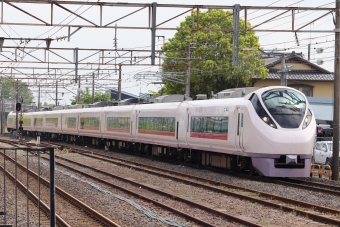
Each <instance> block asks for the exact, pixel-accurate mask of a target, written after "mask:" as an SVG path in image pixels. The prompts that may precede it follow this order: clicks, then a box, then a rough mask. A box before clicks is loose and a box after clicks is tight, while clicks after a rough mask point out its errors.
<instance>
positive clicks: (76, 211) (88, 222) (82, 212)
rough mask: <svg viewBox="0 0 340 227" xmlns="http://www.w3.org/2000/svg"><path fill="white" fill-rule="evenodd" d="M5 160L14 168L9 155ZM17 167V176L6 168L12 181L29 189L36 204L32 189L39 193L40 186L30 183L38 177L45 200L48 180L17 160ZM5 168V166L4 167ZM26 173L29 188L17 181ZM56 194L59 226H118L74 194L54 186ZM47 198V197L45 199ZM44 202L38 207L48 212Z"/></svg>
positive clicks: (22, 188)
mask: <svg viewBox="0 0 340 227" xmlns="http://www.w3.org/2000/svg"><path fill="white" fill-rule="evenodd" d="M0 154H1V155H2V156H3V155H4V153H2V152H0ZM6 160H8V161H10V163H12V166H13V168H14V165H15V163H16V161H15V160H14V159H12V158H11V157H9V156H7V155H6ZM16 165H17V167H19V169H20V170H19V171H20V172H19V174H18V175H17V178H16V177H15V176H14V175H13V174H12V173H10V172H9V171H7V170H6V174H7V176H8V177H9V178H10V179H11V180H12V181H15V180H16V181H17V182H18V185H19V187H20V189H21V190H23V191H25V190H26V191H29V193H30V194H29V196H30V198H31V199H32V200H33V201H34V202H35V203H36V204H37V205H38V200H39V198H40V196H38V195H37V194H34V193H33V191H35V192H37V193H38V191H39V195H40V187H39V189H38V183H36V184H35V183H32V182H34V181H38V178H39V180H40V182H41V185H42V186H43V187H41V189H42V194H41V197H43V198H45V201H46V200H48V198H49V182H48V181H47V180H46V179H44V178H42V177H40V176H38V175H37V174H36V173H34V172H33V171H31V170H28V169H27V168H26V167H25V166H23V165H22V164H20V163H18V162H17V164H16ZM0 168H1V169H2V170H4V168H3V166H0ZM6 169H7V168H6ZM26 173H29V176H30V177H29V179H28V182H29V185H30V186H29V190H28V189H27V188H26V186H25V184H26V185H28V183H20V181H18V178H21V181H23V182H24V181H26V179H23V176H26ZM56 195H57V200H58V204H59V208H60V207H62V209H59V210H58V211H59V212H58V213H59V215H56V224H57V225H58V226H61V227H64V226H65V227H69V226H115V227H119V225H118V224H116V223H115V222H113V221H111V220H110V219H108V218H106V217H105V216H103V215H101V214H100V213H99V212H97V211H96V210H94V209H92V208H90V207H89V206H88V205H86V204H85V203H83V202H81V201H80V200H79V199H77V198H75V197H74V196H72V195H70V194H68V193H67V192H66V191H64V190H62V189H60V188H58V187H56ZM46 198H47V199H46ZM46 204H47V203H46V202H43V201H40V202H39V207H40V208H41V209H42V210H43V212H45V213H49V212H50V210H49V207H48V206H47V205H46ZM79 220H82V224H81V225H80V223H79Z"/></svg>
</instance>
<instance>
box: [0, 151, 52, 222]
mask: <svg viewBox="0 0 340 227" xmlns="http://www.w3.org/2000/svg"><path fill="white" fill-rule="evenodd" d="M43 152H44V153H49V157H50V163H49V177H50V179H49V180H50V185H49V189H50V190H49V193H50V195H49V197H50V201H49V202H50V204H49V207H47V206H46V205H45V203H43V202H42V200H41V195H40V184H41V182H40V178H41V165H42V164H43V163H42V162H41V161H40V155H41V153H43ZM0 155H1V156H0V173H1V171H2V174H1V176H0V195H1V199H2V202H1V201H0V227H2V226H4V227H7V226H8V227H9V226H25V225H26V226H30V223H31V222H32V220H34V222H38V223H39V226H40V221H41V215H45V214H49V219H50V220H49V226H52V227H55V225H56V214H55V175H54V174H55V173H54V170H55V159H54V148H45V147H25V148H21V147H0ZM18 155H20V157H18ZM33 156H34V158H35V160H36V163H35V167H37V173H36V174H37V176H38V177H37V181H38V183H37V184H35V185H34V187H35V189H36V188H37V190H38V192H37V195H35V194H33V192H32V190H30V181H29V176H30V175H31V173H32V171H30V170H31V168H32V166H30V165H29V158H30V157H33ZM18 158H19V159H18ZM25 158H26V159H25ZM9 162H12V163H11V164H9ZM23 162H26V166H25V167H26V171H24V172H26V173H24V172H23V173H22V174H25V176H23V175H22V174H21V175H20V178H21V179H23V178H24V177H26V182H25V183H26V184H25V183H24V184H23V183H21V182H19V180H18V177H19V176H18V171H17V169H18V166H19V167H20V166H22V163H23ZM20 163H21V165H20ZM6 164H7V165H6ZM24 165H25V164H24ZM31 165H32V164H31ZM9 166H11V168H10V167H9ZM13 184H14V187H13ZM31 184H32V186H33V183H31ZM12 189H14V191H12ZM18 189H19V190H21V191H22V192H23V193H24V194H25V196H24V199H22V196H20V198H19V196H18ZM19 200H20V201H19ZM25 200H26V201H25ZM29 202H31V203H32V202H33V203H34V204H35V205H36V207H37V211H38V217H36V215H34V214H33V212H31V211H30V210H29ZM18 203H20V204H18ZM25 204H26V205H25ZM40 211H43V212H44V213H45V214H44V213H42V212H40ZM24 214H25V217H26V220H25V221H24V223H25V225H23V224H22V223H23V220H22V219H23V218H22V217H23V215H24ZM19 216H20V219H21V222H20V224H19V223H18V217H19ZM37 219H38V220H37Z"/></svg>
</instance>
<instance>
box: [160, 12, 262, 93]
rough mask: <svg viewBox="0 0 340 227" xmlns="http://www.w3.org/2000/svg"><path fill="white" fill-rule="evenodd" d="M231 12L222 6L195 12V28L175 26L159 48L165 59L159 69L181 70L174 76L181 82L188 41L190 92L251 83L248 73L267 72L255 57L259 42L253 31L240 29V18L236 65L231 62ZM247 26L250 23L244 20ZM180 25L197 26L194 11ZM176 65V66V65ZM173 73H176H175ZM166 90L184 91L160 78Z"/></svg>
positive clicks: (183, 85) (249, 84) (182, 85)
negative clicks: (164, 54) (177, 27)
mask: <svg viewBox="0 0 340 227" xmlns="http://www.w3.org/2000/svg"><path fill="white" fill-rule="evenodd" d="M232 25H233V17H232V13H231V12H228V11H224V10H217V9H209V10H207V11H205V12H200V13H199V25H198V27H199V29H193V30H192V31H190V30H178V32H176V33H175V35H174V37H173V38H171V39H169V42H167V43H165V45H164V46H163V48H162V49H163V50H165V51H169V52H166V57H167V58H166V59H165V60H164V62H163V67H162V71H163V72H181V74H179V73H178V75H183V76H180V77H178V78H179V79H182V80H183V81H184V82H185V73H186V70H187V67H186V65H187V63H188V48H187V46H188V43H189V44H190V50H191V55H190V64H191V66H190V68H191V73H190V96H191V97H195V96H196V95H197V94H202V93H203V94H210V92H211V91H213V92H214V93H216V92H219V91H221V90H224V89H227V88H234V87H241V86H251V81H252V76H253V75H258V76H260V77H262V78H263V79H264V78H266V77H267V75H268V69H267V68H266V67H265V66H264V64H265V63H264V61H263V60H261V59H259V57H258V56H259V55H260V51H259V48H260V45H259V40H258V37H257V36H255V33H254V32H249V31H247V32H246V33H244V32H242V31H244V26H245V23H244V21H243V20H240V30H241V32H240V34H239V66H233V65H232V40H233V33H232V32H230V31H231V30H232ZM246 26H247V29H250V28H251V25H250V23H248V22H247V24H246ZM179 27H180V28H192V27H194V28H197V12H196V11H192V14H191V16H187V17H186V18H185V20H184V21H183V22H181V24H180V26H179ZM178 65H180V66H178ZM178 75H177V76H178ZM163 82H164V83H165V85H164V87H165V92H166V93H168V94H184V93H185V84H183V83H178V82H173V81H169V80H163Z"/></svg>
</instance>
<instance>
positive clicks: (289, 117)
mask: <svg viewBox="0 0 340 227" xmlns="http://www.w3.org/2000/svg"><path fill="white" fill-rule="evenodd" d="M262 101H263V103H264V105H265V106H266V108H267V110H268V111H269V113H270V114H271V115H272V116H273V118H274V120H275V121H276V122H277V123H278V124H279V125H280V126H281V127H282V128H299V127H300V125H301V123H302V121H303V119H304V116H305V112H306V99H305V97H304V96H303V94H302V93H300V92H298V91H296V90H293V89H289V88H280V89H272V90H269V91H266V92H264V93H263V94H262Z"/></svg>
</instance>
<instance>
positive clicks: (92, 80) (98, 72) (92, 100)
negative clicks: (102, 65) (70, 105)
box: [92, 70, 99, 104]
mask: <svg viewBox="0 0 340 227" xmlns="http://www.w3.org/2000/svg"><path fill="white" fill-rule="evenodd" d="M98 74H99V70H98ZM93 103H94V73H92V104H93Z"/></svg>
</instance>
